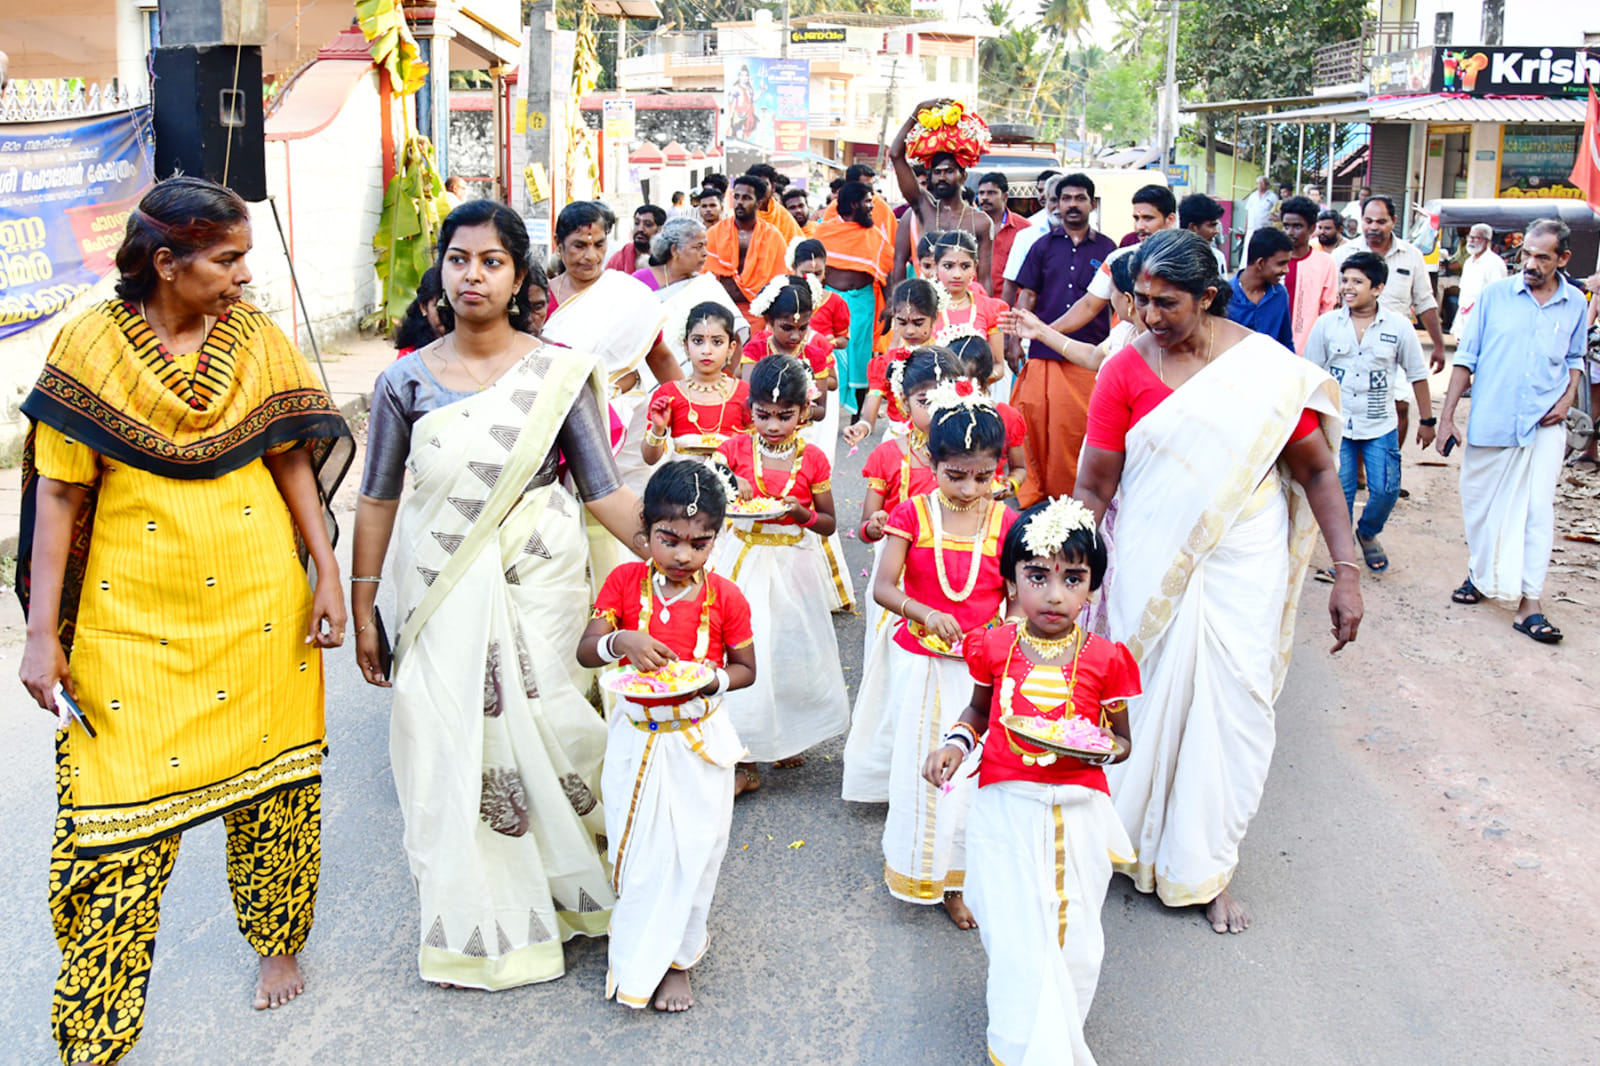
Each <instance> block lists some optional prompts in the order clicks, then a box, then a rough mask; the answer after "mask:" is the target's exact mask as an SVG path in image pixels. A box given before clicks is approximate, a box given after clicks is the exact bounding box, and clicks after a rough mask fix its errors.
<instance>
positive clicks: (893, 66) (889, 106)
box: [877, 56, 900, 174]
mask: <svg viewBox="0 0 1600 1066" xmlns="http://www.w3.org/2000/svg"><path fill="white" fill-rule="evenodd" d="M899 73H900V57H899V56H895V57H894V58H893V59H892V60H890V61H889V92H888V93H887V94H886V95H885V96H884V98H883V121H882V122H881V123H880V124H879V125H878V167H877V170H878V173H879V174H882V173H883V164H884V160H885V159H887V158H888V155H889V113H890V112H892V111H893V110H894V83H895V76H896V75H898V74H899Z"/></svg>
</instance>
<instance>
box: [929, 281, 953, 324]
mask: <svg viewBox="0 0 1600 1066" xmlns="http://www.w3.org/2000/svg"><path fill="white" fill-rule="evenodd" d="M928 284H930V285H932V286H933V295H934V297H935V299H937V301H938V303H937V305H936V306H937V307H938V308H939V309H938V310H937V311H936V312H934V314H935V316H937V315H942V314H944V313H945V312H946V311H948V310H950V290H948V289H946V288H945V287H944V286H943V285H941V284H939V283H938V282H937V281H930V282H928Z"/></svg>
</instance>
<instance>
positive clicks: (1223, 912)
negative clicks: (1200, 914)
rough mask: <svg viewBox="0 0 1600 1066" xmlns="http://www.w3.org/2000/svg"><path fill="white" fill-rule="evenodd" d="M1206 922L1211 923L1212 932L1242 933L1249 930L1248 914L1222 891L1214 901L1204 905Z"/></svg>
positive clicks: (1224, 890) (1239, 904)
mask: <svg viewBox="0 0 1600 1066" xmlns="http://www.w3.org/2000/svg"><path fill="white" fill-rule="evenodd" d="M1206 921H1208V922H1210V923H1211V929H1212V931H1213V932H1217V933H1242V932H1244V931H1245V930H1246V929H1248V928H1250V912H1249V911H1247V910H1245V909H1244V904H1242V903H1240V902H1239V901H1238V900H1236V899H1234V898H1233V897H1232V896H1231V895H1229V894H1228V890H1227V889H1223V890H1222V892H1221V894H1220V895H1218V896H1217V898H1216V899H1214V900H1212V901H1211V902H1210V903H1208V904H1206Z"/></svg>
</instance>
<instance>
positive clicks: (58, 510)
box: [18, 477, 89, 714]
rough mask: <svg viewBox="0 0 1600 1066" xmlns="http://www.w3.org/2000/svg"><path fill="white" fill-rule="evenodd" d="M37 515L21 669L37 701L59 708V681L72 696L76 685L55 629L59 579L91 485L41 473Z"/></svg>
mask: <svg viewBox="0 0 1600 1066" xmlns="http://www.w3.org/2000/svg"><path fill="white" fill-rule="evenodd" d="M35 491H36V493H37V495H36V497H35V501H34V517H33V559H32V563H31V567H32V569H31V571H30V575H29V577H30V581H29V584H30V598H29V601H28V637H27V644H26V645H25V646H24V647H23V649H22V668H21V670H19V671H18V675H19V676H20V677H21V679H22V684H23V686H24V687H25V688H27V690H28V695H30V696H32V697H33V699H34V702H35V703H37V704H38V705H39V706H40V707H43V708H44V709H45V710H47V711H49V712H50V713H51V714H54V713H55V710H56V705H55V690H56V685H58V684H59V685H61V686H62V687H63V688H65V689H66V690H67V692H68V693H69V694H70V695H71V696H72V697H73V698H74V699H76V698H77V695H78V691H77V687H76V686H75V685H73V683H72V677H71V675H70V674H69V673H68V672H67V653H66V652H65V651H63V650H62V648H61V640H60V638H59V637H58V636H57V632H56V631H57V629H58V628H59V627H60V624H61V583H62V581H63V579H64V578H65V577H66V573H67V549H68V546H69V545H70V544H71V543H72V525H73V522H75V521H76V520H77V517H78V510H79V508H81V507H82V506H83V501H84V500H85V499H87V498H88V496H89V490H88V489H87V488H85V487H84V486H82V485H74V484H72V483H71V482H68V481H56V480H54V479H53V478H47V477H41V478H40V479H39V483H38V487H37V488H36V490H35Z"/></svg>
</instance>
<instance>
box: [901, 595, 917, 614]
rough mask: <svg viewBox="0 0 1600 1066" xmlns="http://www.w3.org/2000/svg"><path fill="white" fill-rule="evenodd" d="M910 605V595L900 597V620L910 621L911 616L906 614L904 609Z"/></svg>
mask: <svg viewBox="0 0 1600 1066" xmlns="http://www.w3.org/2000/svg"><path fill="white" fill-rule="evenodd" d="M910 605H911V594H910V593H909V592H908V593H906V594H905V595H904V596H902V597H900V617H901V618H905V619H911V616H910V615H909V614H907V613H906V608H907V607H908V606H910ZM913 620H914V619H913Z"/></svg>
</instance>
